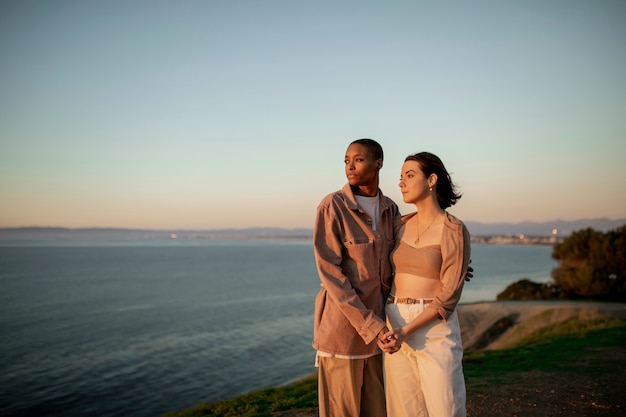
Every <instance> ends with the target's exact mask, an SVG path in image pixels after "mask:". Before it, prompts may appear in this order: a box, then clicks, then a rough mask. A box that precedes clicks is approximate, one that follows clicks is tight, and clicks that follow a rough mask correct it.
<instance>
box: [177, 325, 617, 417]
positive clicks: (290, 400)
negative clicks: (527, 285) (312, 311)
mask: <svg viewBox="0 0 626 417" xmlns="http://www.w3.org/2000/svg"><path fill="white" fill-rule="evenodd" d="M622 346H626V322H624V321H620V320H616V319H610V320H595V321H580V320H578V319H573V320H570V321H568V322H565V323H562V324H560V325H557V326H554V327H552V328H548V329H543V330H541V331H540V332H537V333H535V334H532V335H531V336H529V337H528V338H526V339H524V340H522V341H521V344H520V346H518V347H515V348H512V349H506V350H493V351H476V352H466V353H465V357H464V360H463V370H464V373H465V377H466V380H467V381H468V389H469V388H470V387H471V386H472V384H480V385H489V384H499V383H501V382H502V380H503V378H504V379H509V380H510V379H511V378H510V377H511V374H514V373H516V372H525V371H532V370H540V371H550V372H561V373H565V374H567V373H581V372H584V373H586V374H587V375H602V373H606V372H610V371H611V370H612V369H616V368H614V367H620V369H621V368H624V366H625V365H624V364H623V363H612V362H611V360H610V358H607V361H606V362H604V363H603V364H598V363H594V364H593V366H572V363H576V362H580V361H581V360H584V356H585V353H586V352H591V351H593V350H594V349H598V348H607V347H608V348H610V347H622ZM295 409H298V410H316V409H317V377H316V376H311V377H309V378H306V379H304V380H302V381H298V382H296V383H294V384H291V385H288V386H284V387H279V388H270V389H264V390H259V391H255V392H252V393H249V394H246V395H242V396H240V397H236V398H232V399H230V400H226V401H218V402H215V403H212V404H202V405H199V406H197V407H194V408H190V409H187V410H183V411H180V412H177V413H169V414H167V415H166V417H200V416H203V417H206V416H216V417H217V416H224V417H234V416H237V417H264V416H271V415H272V414H274V413H276V414H278V413H279V412H281V411H287V410H295Z"/></svg>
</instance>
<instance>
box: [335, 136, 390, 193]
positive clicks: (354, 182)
mask: <svg viewBox="0 0 626 417" xmlns="http://www.w3.org/2000/svg"><path fill="white" fill-rule="evenodd" d="M344 163H345V169H346V177H347V178H348V183H349V184H350V185H351V186H352V190H353V191H354V192H355V193H357V194H358V195H364V196H368V197H374V196H376V194H378V181H379V175H378V173H379V170H380V168H382V166H383V160H382V159H374V157H373V156H372V155H371V152H370V151H369V149H368V148H367V147H365V146H363V145H361V144H360V143H353V144H351V145H350V146H348V149H347V150H346V156H345V159H344Z"/></svg>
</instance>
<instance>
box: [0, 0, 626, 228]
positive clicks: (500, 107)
mask: <svg viewBox="0 0 626 417" xmlns="http://www.w3.org/2000/svg"><path fill="white" fill-rule="evenodd" d="M359 138H372V139H375V140H377V141H378V142H379V143H380V144H381V145H382V146H383V148H384V151H385V161H384V167H383V169H382V171H381V182H380V187H381V189H382V191H383V193H384V194H385V195H387V196H389V197H391V198H392V199H394V200H395V201H396V202H397V203H398V205H399V206H400V210H401V212H402V213H403V214H404V213H409V212H411V211H414V209H415V208H414V206H411V205H407V204H404V203H403V202H402V197H401V194H400V192H399V188H398V179H399V175H400V168H401V166H402V162H403V161H404V158H405V157H406V156H407V155H409V154H412V153H416V152H420V151H429V152H433V153H435V154H437V155H438V156H439V157H440V158H441V159H442V160H443V162H444V163H445V165H446V167H447V169H448V170H449V171H450V173H451V176H452V179H453V181H454V182H455V183H456V184H457V185H458V187H459V190H460V191H461V192H462V193H463V198H462V199H461V200H459V202H458V203H457V205H456V206H454V207H452V208H450V209H449V211H450V212H451V213H452V214H454V215H456V216H457V217H459V218H461V219H462V220H465V221H476V222H484V223H499V222H522V221H533V222H546V221H552V220H556V219H560V220H577V219H587V218H598V217H606V218H610V219H622V218H626V192H625V191H626V2H624V1H622V0H615V1H609V0H599V1H579V0H553V1H551V0H547V1H546V0H541V1H533V0H530V1H501V0H497V1H496V0H494V1H480V0H479V1H471V2H467V1H447V0H442V1H385V2H383V1H367V0H365V1H298V0H256V1H239V0H232V1H230V0H228V1H227V0H206V1H184V0H183V1H161V0H150V1H148V0H145V1H144V0H134V1H133V0H130V1H127V0H124V1H118V0H107V1H82V0H79V1H66V0H55V1H43V0H39V1H31V0H25V1H18V0H15V1H5V0H0V227H26V226H42V227H44V226H51V227H53V226H56V227H59V226H61V227H70V228H82V227H120V228H137V229H143V228H149V229H221V228H247V227H284V228H300V227H305V228H310V227H312V226H313V221H314V218H315V211H316V208H317V205H318V203H319V202H320V200H321V199H322V198H323V197H324V196H325V195H327V194H329V193H331V192H333V191H336V190H338V189H340V188H341V187H342V186H343V185H344V184H345V183H346V178H345V174H344V167H343V158H344V155H345V151H346V148H347V147H348V145H349V144H350V142H352V141H353V140H355V139H359Z"/></svg>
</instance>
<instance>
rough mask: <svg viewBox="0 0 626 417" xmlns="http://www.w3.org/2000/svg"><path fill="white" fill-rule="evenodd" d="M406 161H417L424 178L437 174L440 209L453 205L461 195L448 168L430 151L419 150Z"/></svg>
mask: <svg viewBox="0 0 626 417" xmlns="http://www.w3.org/2000/svg"><path fill="white" fill-rule="evenodd" d="M407 161H415V162H417V163H418V164H419V165H420V168H421V169H422V172H423V173H424V175H425V176H426V178H428V177H429V176H430V175H431V174H435V175H437V200H438V201H439V206H441V208H442V209H447V208H448V207H450V206H453V205H455V204H456V202H457V201H458V200H459V199H460V198H461V196H462V195H463V194H460V193H459V192H458V191H457V189H456V185H455V184H454V183H453V182H452V178H450V174H449V173H448V170H446V167H445V166H444V165H443V162H441V159H439V157H438V156H437V155H434V154H432V153H430V152H420V153H416V154H415V155H409V156H407V157H406V159H405V160H404V162H407Z"/></svg>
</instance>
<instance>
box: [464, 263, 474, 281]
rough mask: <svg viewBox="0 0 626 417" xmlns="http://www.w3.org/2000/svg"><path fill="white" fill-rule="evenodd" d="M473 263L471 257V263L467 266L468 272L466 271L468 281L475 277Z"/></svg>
mask: <svg viewBox="0 0 626 417" xmlns="http://www.w3.org/2000/svg"><path fill="white" fill-rule="evenodd" d="M471 263H472V260H471V259H470V260H469V265H468V267H467V272H466V273H465V281H467V282H470V280H471V279H472V278H474V274H473V272H474V268H472V265H471Z"/></svg>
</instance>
